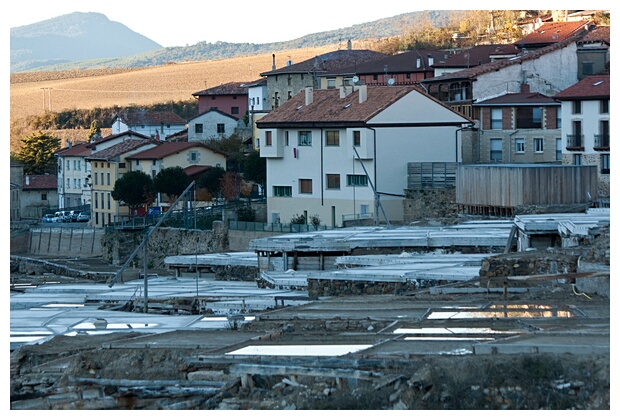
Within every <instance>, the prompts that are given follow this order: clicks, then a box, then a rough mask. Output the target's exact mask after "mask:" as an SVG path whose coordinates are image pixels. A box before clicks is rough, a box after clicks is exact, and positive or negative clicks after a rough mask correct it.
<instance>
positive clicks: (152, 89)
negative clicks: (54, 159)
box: [10, 43, 360, 150]
mask: <svg viewBox="0 0 620 420" xmlns="http://www.w3.org/2000/svg"><path fill="white" fill-rule="evenodd" d="M353 47H354V48H360V47H359V46H357V45H356V44H355V43H354V44H353ZM337 48H338V46H337V45H336V46H335V45H331V46H324V47H316V48H307V49H297V50H290V51H279V52H275V54H276V66H277V67H283V66H284V65H285V63H286V61H287V60H292V61H293V62H295V63H297V62H300V61H304V60H307V59H309V58H312V57H314V56H316V55H320V54H323V53H325V52H328V51H333V50H335V49H337ZM271 67H272V54H271V53H270V54H261V55H255V56H246V57H237V58H231V59H226V60H212V61H198V62H188V63H178V64H169V65H163V66H156V67H146V68H141V69H122V70H120V69H102V70H85V71H70V72H33V73H23V74H18V75H12V76H11V85H10V86H11V90H10V101H11V103H10V111H11V150H15V149H16V148H17V147H19V142H20V139H21V138H23V137H24V136H25V135H28V134H30V132H28V129H27V128H25V127H24V124H25V123H24V121H25V120H26V119H27V118H28V117H31V116H34V115H38V114H42V113H44V112H45V111H47V110H49V109H50V106H51V110H52V111H54V112H58V111H64V110H72V109H93V108H97V107H111V106H121V107H122V106H127V105H132V104H135V105H151V104H156V103H166V102H169V101H187V100H192V99H194V98H193V96H192V93H195V92H198V91H200V90H203V89H205V88H208V87H213V86H217V85H220V84H222V83H227V82H232V81H237V82H244V81H247V82H250V81H254V80H257V79H259V78H260V73H262V72H265V71H269V70H271ZM20 127H21V128H20ZM63 138H64V137H63Z"/></svg>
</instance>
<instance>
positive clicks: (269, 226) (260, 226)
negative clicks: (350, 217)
mask: <svg viewBox="0 0 620 420" xmlns="http://www.w3.org/2000/svg"><path fill="white" fill-rule="evenodd" d="M228 229H230V230H245V231H249V232H278V233H299V232H314V231H319V230H330V229H333V228H332V227H329V226H326V225H298V224H287V223H264V222H241V221H238V220H229V221H228Z"/></svg>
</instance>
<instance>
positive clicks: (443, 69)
mask: <svg viewBox="0 0 620 420" xmlns="http://www.w3.org/2000/svg"><path fill="white" fill-rule="evenodd" d="M518 54H519V49H518V48H517V47H516V46H515V45H513V44H488V45H487V44H484V45H476V46H473V47H471V48H467V49H466V50H465V51H461V52H458V53H456V54H452V55H450V56H449V57H447V58H446V59H445V60H434V61H433V64H432V67H433V72H434V73H433V74H434V76H435V77H437V76H441V75H444V74H448V73H456V72H457V71H461V70H465V69H469V68H472V67H476V66H481V65H482V64H486V63H491V62H493V61H498V60H505V59H508V58H513V57H516V56H517V55H518ZM431 77H433V76H431ZM427 78H428V77H424V79H427Z"/></svg>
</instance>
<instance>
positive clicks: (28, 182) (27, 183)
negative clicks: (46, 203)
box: [26, 175, 30, 185]
mask: <svg viewBox="0 0 620 420" xmlns="http://www.w3.org/2000/svg"><path fill="white" fill-rule="evenodd" d="M26 185H30V177H29V176H28V175H26Z"/></svg>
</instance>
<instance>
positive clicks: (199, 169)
mask: <svg viewBox="0 0 620 420" xmlns="http://www.w3.org/2000/svg"><path fill="white" fill-rule="evenodd" d="M211 168H213V166H210V165H192V166H188V167H187V168H185V169H183V172H185V173H186V174H187V176H189V177H193V176H196V175H200V174H202V173H204V172H207V171H208V170H209V169H211Z"/></svg>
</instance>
